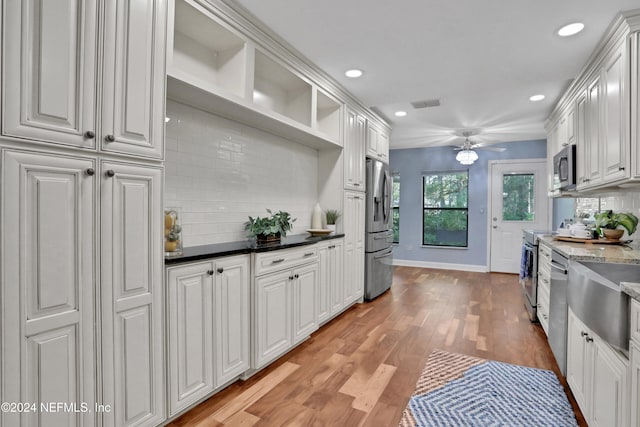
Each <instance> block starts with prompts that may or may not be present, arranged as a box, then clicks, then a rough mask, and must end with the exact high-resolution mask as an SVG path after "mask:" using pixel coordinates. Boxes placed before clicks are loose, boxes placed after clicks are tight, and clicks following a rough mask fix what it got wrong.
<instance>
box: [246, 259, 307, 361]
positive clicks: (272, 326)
mask: <svg viewBox="0 0 640 427" xmlns="http://www.w3.org/2000/svg"><path fill="white" fill-rule="evenodd" d="M280 259H282V258H280ZM317 287H318V262H317V258H315V259H314V262H312V263H309V264H306V265H301V266H298V267H295V268H292V269H286V270H282V271H278V272H275V273H270V274H265V275H263V276H258V277H256V278H255V290H254V292H255V294H254V298H255V301H254V312H255V319H254V339H255V341H254V357H253V368H254V369H260V368H262V367H264V366H266V365H267V364H268V363H269V362H271V361H273V360H274V359H275V358H277V357H278V356H280V355H282V354H284V353H285V352H287V351H288V350H289V349H291V348H292V347H293V346H294V345H296V344H297V343H299V342H301V341H302V340H304V339H305V338H306V337H308V336H309V335H310V334H311V333H312V332H314V331H315V330H317V329H318V316H317V308H316V307H317V306H316V298H317Z"/></svg>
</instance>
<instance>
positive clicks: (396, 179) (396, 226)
mask: <svg viewBox="0 0 640 427" xmlns="http://www.w3.org/2000/svg"><path fill="white" fill-rule="evenodd" d="M391 199H392V200H391V219H392V220H393V243H399V242H400V175H399V174H397V173H396V174H393V191H392V192H391Z"/></svg>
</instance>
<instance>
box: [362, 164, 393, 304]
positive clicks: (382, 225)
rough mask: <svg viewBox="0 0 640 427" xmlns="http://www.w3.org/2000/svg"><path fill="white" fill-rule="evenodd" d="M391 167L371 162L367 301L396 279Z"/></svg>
mask: <svg viewBox="0 0 640 427" xmlns="http://www.w3.org/2000/svg"><path fill="white" fill-rule="evenodd" d="M391 185H392V182H391V175H390V174H389V166H388V165H387V164H385V163H383V162H381V161H379V160H375V159H367V198H366V199H367V203H366V221H365V232H366V240H365V276H364V283H365V285H364V298H365V300H367V301H371V300H372V299H374V298H376V297H378V296H379V295H381V294H382V293H384V292H385V291H386V290H387V289H389V288H390V287H391V281H392V279H393V230H392V220H391Z"/></svg>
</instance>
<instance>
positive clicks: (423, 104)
mask: <svg viewBox="0 0 640 427" xmlns="http://www.w3.org/2000/svg"><path fill="white" fill-rule="evenodd" d="M411 105H413V108H430V107H439V106H440V100H439V99H427V100H426V101H416V102H412V103H411Z"/></svg>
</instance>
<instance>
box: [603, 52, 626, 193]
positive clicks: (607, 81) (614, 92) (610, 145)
mask: <svg viewBox="0 0 640 427" xmlns="http://www.w3.org/2000/svg"><path fill="white" fill-rule="evenodd" d="M625 49H626V44H625V43H622V44H621V45H620V46H619V47H618V49H616V50H615V51H613V52H612V53H611V55H610V57H609V58H608V59H607V60H606V62H605V63H604V65H603V67H602V93H601V97H600V103H601V104H602V109H601V113H602V115H601V117H600V119H601V121H600V129H601V136H602V141H601V144H602V145H603V148H602V153H603V173H604V182H611V181H615V180H618V179H621V178H625V177H627V176H629V175H630V174H629V167H628V165H627V163H628V161H629V154H628V152H629V148H628V136H627V132H626V130H625V129H628V128H627V121H628V120H629V117H628V114H629V107H628V105H627V104H626V102H628V98H626V97H625V96H624V94H625V93H626V92H627V90H628V89H627V87H626V86H627V85H626V83H625V82H626V67H627V55H626V50H625Z"/></svg>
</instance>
